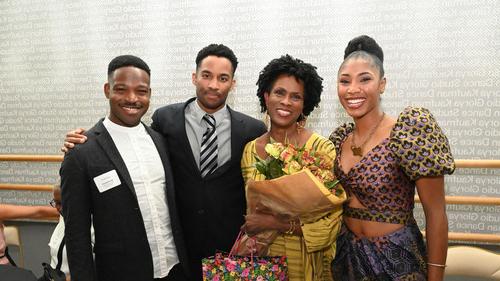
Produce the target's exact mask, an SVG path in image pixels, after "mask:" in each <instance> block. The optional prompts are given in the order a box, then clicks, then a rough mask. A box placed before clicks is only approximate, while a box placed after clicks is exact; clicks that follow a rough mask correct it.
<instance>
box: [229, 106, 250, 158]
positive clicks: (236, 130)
mask: <svg viewBox="0 0 500 281" xmlns="http://www.w3.org/2000/svg"><path fill="white" fill-rule="evenodd" d="M227 110H228V111H229V115H230V116H231V160H230V161H238V162H239V161H240V159H239V157H234V156H235V155H238V154H239V153H240V151H241V150H242V145H245V144H242V143H241V141H242V138H241V136H243V135H244V132H245V127H246V124H245V122H243V120H242V119H239V118H237V117H236V114H234V112H233V110H232V109H231V108H230V107H229V106H227Z"/></svg>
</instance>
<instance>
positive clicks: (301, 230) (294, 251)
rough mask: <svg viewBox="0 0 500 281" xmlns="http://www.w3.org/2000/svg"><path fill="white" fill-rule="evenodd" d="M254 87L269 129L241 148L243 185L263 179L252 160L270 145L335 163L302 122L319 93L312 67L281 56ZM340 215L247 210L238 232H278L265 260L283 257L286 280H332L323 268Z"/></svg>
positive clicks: (323, 141) (329, 148)
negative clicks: (307, 218) (288, 146)
mask: <svg viewBox="0 0 500 281" xmlns="http://www.w3.org/2000/svg"><path fill="white" fill-rule="evenodd" d="M257 85H258V91H257V96H258V97H259V100H260V105H261V109H262V112H267V114H268V115H269V117H270V129H269V131H268V132H267V133H265V134H263V135H262V136H260V137H258V138H257V139H255V140H253V141H251V142H249V143H248V144H247V145H246V147H245V150H244V152H243V157H242V161H241V167H242V171H243V177H244V179H245V182H247V181H248V180H249V179H252V180H257V181H260V180H264V179H265V177H264V175H262V174H260V173H259V172H258V171H257V170H256V168H255V163H256V161H257V160H256V159H266V158H267V157H268V155H267V153H266V151H265V149H264V147H265V146H266V144H268V143H271V142H280V143H284V144H285V143H289V144H293V145H295V146H296V147H299V148H300V147H303V146H304V147H305V149H308V150H310V151H317V152H319V153H322V154H325V155H328V156H329V157H328V158H329V159H334V158H335V148H334V146H333V144H332V142H331V141H329V140H328V139H327V138H324V137H322V136H320V135H319V134H317V133H314V132H312V131H311V130H308V129H306V128H304V123H305V119H306V117H307V116H308V115H309V114H310V113H311V112H312V111H313V109H314V108H315V107H317V106H318V104H319V102H320V96H321V92H322V90H323V86H322V78H321V77H320V76H319V75H318V74H317V72H316V68H315V67H314V66H312V65H311V64H308V63H305V62H303V61H301V60H299V59H295V58H293V57H291V56H289V55H285V56H282V57H280V58H278V59H274V60H272V61H271V62H270V63H269V64H268V65H267V66H266V67H264V69H263V70H262V71H261V73H260V75H259V79H258V81H257ZM332 163H333V162H332ZM340 215H341V206H340V205H339V206H337V207H335V208H334V209H333V210H329V211H327V212H325V213H324V214H323V215H322V216H321V217H320V218H318V219H315V220H314V221H301V219H300V218H298V217H294V218H289V217H286V216H281V215H279V214H275V213H272V212H269V211H268V210H267V211H266V210H260V209H257V210H249V212H248V215H247V216H246V223H245V225H244V226H243V227H242V229H243V230H244V231H246V233H247V234H248V235H250V236H251V235H256V234H259V233H263V232H265V231H270V230H271V231H275V232H277V233H278V235H277V237H276V238H275V239H274V240H273V242H272V243H271V244H270V246H269V250H268V252H267V255H269V256H286V257H287V260H288V274H289V279H290V280H291V281H295V280H297V281H298V280H301V281H302V280H311V281H312V280H314V281H317V280H332V277H331V273H330V268H329V264H330V262H331V261H332V259H333V257H334V255H335V241H336V238H337V234H338V232H339V229H340V221H341V220H340Z"/></svg>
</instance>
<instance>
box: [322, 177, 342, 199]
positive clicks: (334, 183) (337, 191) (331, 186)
mask: <svg viewBox="0 0 500 281" xmlns="http://www.w3.org/2000/svg"><path fill="white" fill-rule="evenodd" d="M339 183H340V181H339V180H338V179H336V180H333V181H329V182H325V186H326V188H328V190H330V191H334V190H335V196H340V195H342V193H343V192H344V190H342V189H341V188H335V186H337V185H338V184H339Z"/></svg>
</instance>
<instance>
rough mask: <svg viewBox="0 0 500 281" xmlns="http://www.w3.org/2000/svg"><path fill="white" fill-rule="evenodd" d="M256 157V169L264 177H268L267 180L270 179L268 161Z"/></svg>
mask: <svg viewBox="0 0 500 281" xmlns="http://www.w3.org/2000/svg"><path fill="white" fill-rule="evenodd" d="M254 157H255V169H257V171H259V173H261V174H262V175H264V177H266V179H268V178H269V177H270V173H269V167H268V163H267V162H268V161H266V160H261V159H260V158H259V157H257V155H254Z"/></svg>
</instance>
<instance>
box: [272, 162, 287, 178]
mask: <svg viewBox="0 0 500 281" xmlns="http://www.w3.org/2000/svg"><path fill="white" fill-rule="evenodd" d="M268 168H269V176H270V177H269V179H275V178H279V177H281V176H282V175H284V174H285V173H284V172H283V170H282V168H283V163H282V162H281V161H280V160H278V159H274V158H272V159H271V161H269V163H268Z"/></svg>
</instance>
